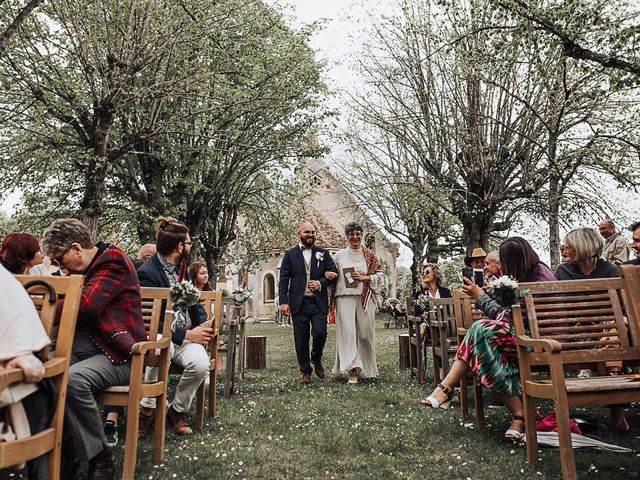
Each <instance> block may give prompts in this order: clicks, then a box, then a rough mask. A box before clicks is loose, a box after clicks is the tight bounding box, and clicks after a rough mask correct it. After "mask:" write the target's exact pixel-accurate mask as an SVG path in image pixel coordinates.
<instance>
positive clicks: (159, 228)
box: [155, 217, 189, 257]
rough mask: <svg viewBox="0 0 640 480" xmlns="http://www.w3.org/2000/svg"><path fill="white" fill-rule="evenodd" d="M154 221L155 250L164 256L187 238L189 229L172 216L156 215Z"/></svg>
mask: <svg viewBox="0 0 640 480" xmlns="http://www.w3.org/2000/svg"><path fill="white" fill-rule="evenodd" d="M155 222H156V250H157V252H158V253H159V254H160V255H162V256H163V257H166V256H167V255H169V254H170V253H171V252H173V251H175V250H176V249H177V248H178V245H180V244H181V243H182V242H184V241H186V240H187V235H188V234H189V229H188V228H187V226H186V225H185V224H184V223H182V222H180V221H178V220H177V219H175V218H173V217H158V218H156V220H155Z"/></svg>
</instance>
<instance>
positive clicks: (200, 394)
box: [169, 291, 222, 431]
mask: <svg viewBox="0 0 640 480" xmlns="http://www.w3.org/2000/svg"><path fill="white" fill-rule="evenodd" d="M200 299H201V300H202V303H203V305H204V309H205V311H206V312H207V319H208V320H207V322H206V324H204V325H205V326H208V327H210V328H213V338H212V339H211V342H210V343H209V346H208V347H207V350H208V351H209V406H208V412H209V417H215V416H216V381H217V379H218V368H217V366H216V360H217V356H218V348H217V347H218V332H219V330H220V319H221V318H222V292H216V291H209V292H201V294H200ZM183 371H184V369H183V368H182V367H181V366H180V365H177V364H175V363H171V366H170V368H169V375H182V372H183ZM204 383H205V382H202V383H201V384H200V386H199V387H198V391H197V392H196V420H195V423H194V427H195V429H196V430H198V431H202V427H203V426H204V403H205V401H204V390H205V385H204Z"/></svg>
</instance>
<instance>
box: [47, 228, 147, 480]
mask: <svg viewBox="0 0 640 480" xmlns="http://www.w3.org/2000/svg"><path fill="white" fill-rule="evenodd" d="M42 251H43V253H44V254H45V255H48V256H49V257H50V258H51V259H52V261H53V263H55V264H57V265H58V266H59V267H60V268H65V269H67V270H68V271H69V273H71V274H80V275H83V276H84V287H83V290H82V297H81V300H80V309H79V311H78V327H77V329H76V333H75V336H74V340H73V350H72V355H71V367H70V368H69V381H68V386H67V403H66V406H65V419H64V420H65V422H64V423H65V429H64V438H65V447H66V448H67V449H68V448H71V449H72V451H68V450H67V451H65V453H64V454H63V471H62V474H61V478H73V477H74V473H75V471H76V470H77V468H78V467H79V464H80V462H81V461H89V469H88V478H89V479H111V478H113V475H114V473H115V467H114V465H113V462H112V461H111V455H110V454H109V450H108V449H107V439H106V438H105V435H104V431H103V426H102V419H101V416H100V410H99V409H98V404H97V403H96V400H95V398H94V396H93V394H94V392H99V391H101V390H104V389H106V388H109V387H112V386H115V385H126V384H128V383H129V379H130V376H131V361H130V360H131V347H132V346H133V344H134V343H136V342H140V341H144V340H146V335H145V330H144V323H143V321H142V307H141V298H140V285H139V283H138V277H137V275H136V271H135V269H134V268H133V265H132V264H131V262H130V261H129V259H128V258H127V256H126V254H125V253H124V252H123V251H122V250H120V249H118V248H117V247H115V246H113V245H107V244H105V243H103V242H98V243H94V242H93V240H92V238H91V232H90V231H89V228H88V227H87V226H86V225H85V224H83V223H82V222H80V221H79V220H76V219H74V218H63V219H60V220H56V221H55V222H53V223H52V224H51V226H50V227H49V228H47V229H46V230H45V232H44V237H43V239H42ZM61 301H62V302H64V300H61ZM59 311H60V310H59Z"/></svg>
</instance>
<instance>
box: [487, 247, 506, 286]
mask: <svg viewBox="0 0 640 480" xmlns="http://www.w3.org/2000/svg"><path fill="white" fill-rule="evenodd" d="M501 276H502V265H501V264H500V252H498V250H494V251H492V252H489V253H487V256H486V258H485V259H484V280H485V282H487V283H488V282H489V281H491V280H492V279H494V278H500V277H501Z"/></svg>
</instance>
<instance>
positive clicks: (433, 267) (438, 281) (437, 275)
mask: <svg viewBox="0 0 640 480" xmlns="http://www.w3.org/2000/svg"><path fill="white" fill-rule="evenodd" d="M427 268H430V269H431V271H433V276H434V277H435V279H436V285H437V286H438V287H440V286H442V272H441V271H440V267H439V266H438V264H437V263H425V264H424V265H422V272H423V273H424V271H425V270H426V269H427Z"/></svg>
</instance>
